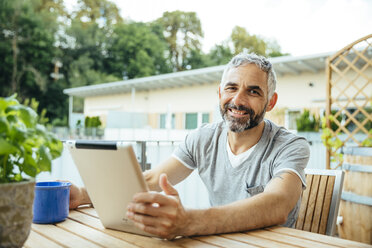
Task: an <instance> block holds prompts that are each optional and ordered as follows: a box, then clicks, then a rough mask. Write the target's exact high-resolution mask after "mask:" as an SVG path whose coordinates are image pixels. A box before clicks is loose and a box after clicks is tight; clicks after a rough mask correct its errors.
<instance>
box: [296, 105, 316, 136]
mask: <svg viewBox="0 0 372 248" xmlns="http://www.w3.org/2000/svg"><path fill="white" fill-rule="evenodd" d="M296 125H297V131H299V132H318V131H319V118H316V117H315V115H314V114H313V115H310V111H309V110H307V109H305V110H304V112H303V113H302V114H301V115H300V117H298V118H297V119H296Z"/></svg>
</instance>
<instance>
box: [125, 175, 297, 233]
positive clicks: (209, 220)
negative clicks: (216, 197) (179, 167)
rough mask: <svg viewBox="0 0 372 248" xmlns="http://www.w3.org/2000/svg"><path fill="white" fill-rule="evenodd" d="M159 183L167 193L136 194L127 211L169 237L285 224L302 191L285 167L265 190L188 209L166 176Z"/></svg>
mask: <svg viewBox="0 0 372 248" xmlns="http://www.w3.org/2000/svg"><path fill="white" fill-rule="evenodd" d="M164 178H165V179H164ZM159 184H160V186H161V188H162V189H163V190H164V192H165V193H166V195H161V194H157V193H138V194H136V195H135V197H134V200H133V202H132V203H131V204H130V205H129V207H128V214H127V215H128V218H130V219H131V220H133V221H134V223H135V224H136V226H137V227H139V228H140V229H142V230H144V231H146V232H150V233H153V234H155V235H159V236H161V237H164V238H167V239H172V238H174V237H176V236H179V235H181V236H191V235H207V234H216V233H228V232H237V231H245V230H249V229H254V228H261V227H265V226H272V225H278V224H283V223H285V222H286V218H287V216H288V214H289V212H290V211H291V210H292V209H293V208H294V206H295V205H296V203H297V201H298V199H299V197H300V195H301V191H302V183H301V180H300V179H299V177H298V176H297V175H296V174H294V173H293V172H290V171H283V172H281V173H279V174H278V175H276V176H274V178H273V179H272V180H271V181H270V182H269V184H268V185H267V186H266V188H265V190H264V192H263V193H261V194H258V195H255V196H253V197H251V198H247V199H244V200H240V201H236V202H233V203H231V204H228V205H224V206H218V207H212V208H209V209H198V210H196V209H192V210H186V209H184V208H183V206H182V204H181V202H180V200H179V197H178V193H177V191H176V190H175V189H174V188H173V187H172V186H171V185H170V184H169V182H168V181H167V180H166V176H161V177H160V181H159ZM154 203H156V204H154Z"/></svg>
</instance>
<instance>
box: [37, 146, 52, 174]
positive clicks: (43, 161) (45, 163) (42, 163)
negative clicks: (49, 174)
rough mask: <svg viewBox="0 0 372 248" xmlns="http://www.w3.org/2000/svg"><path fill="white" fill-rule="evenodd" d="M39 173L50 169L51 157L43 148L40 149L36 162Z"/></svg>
mask: <svg viewBox="0 0 372 248" xmlns="http://www.w3.org/2000/svg"><path fill="white" fill-rule="evenodd" d="M37 162H38V165H39V167H40V171H51V169H52V156H51V155H50V153H49V151H48V150H47V149H46V147H45V146H43V145H42V146H41V147H40V157H39V160H38V161H37Z"/></svg>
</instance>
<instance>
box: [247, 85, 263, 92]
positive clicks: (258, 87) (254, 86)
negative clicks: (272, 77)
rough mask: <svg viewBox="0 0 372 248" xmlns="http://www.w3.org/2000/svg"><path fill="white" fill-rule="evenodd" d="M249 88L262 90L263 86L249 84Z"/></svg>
mask: <svg viewBox="0 0 372 248" xmlns="http://www.w3.org/2000/svg"><path fill="white" fill-rule="evenodd" d="M247 88H248V89H250V90H260V91H263V90H262V89H261V87H260V86H258V85H248V86H247Z"/></svg>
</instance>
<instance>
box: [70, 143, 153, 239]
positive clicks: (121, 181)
mask: <svg viewBox="0 0 372 248" xmlns="http://www.w3.org/2000/svg"><path fill="white" fill-rule="evenodd" d="M65 146H66V147H67V148H68V150H69V151H70V154H71V156H72V159H73V161H74V163H75V165H76V167H77V169H78V171H79V173H80V176H81V179H82V180H83V183H84V185H85V188H86V190H87V192H88V194H89V197H90V199H91V201H92V203H93V206H94V208H95V209H96V212H97V214H98V217H99V219H100V220H101V222H102V224H103V226H104V227H105V228H110V229H115V230H120V231H125V232H130V233H136V234H141V235H146V236H154V235H151V234H149V233H147V232H144V231H142V230H140V229H138V228H137V227H135V226H134V224H133V222H132V221H131V220H129V219H127V217H126V212H127V206H128V204H129V203H130V202H131V201H132V197H133V195H134V194H135V193H137V192H145V191H148V188H147V184H146V182H145V180H144V178H143V175H142V171H141V169H140V165H139V164H138V161H137V159H136V156H135V153H134V151H133V148H132V146H131V145H129V144H127V143H126V144H125V143H124V142H111V141H79V140H76V141H75V140H67V141H65Z"/></svg>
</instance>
